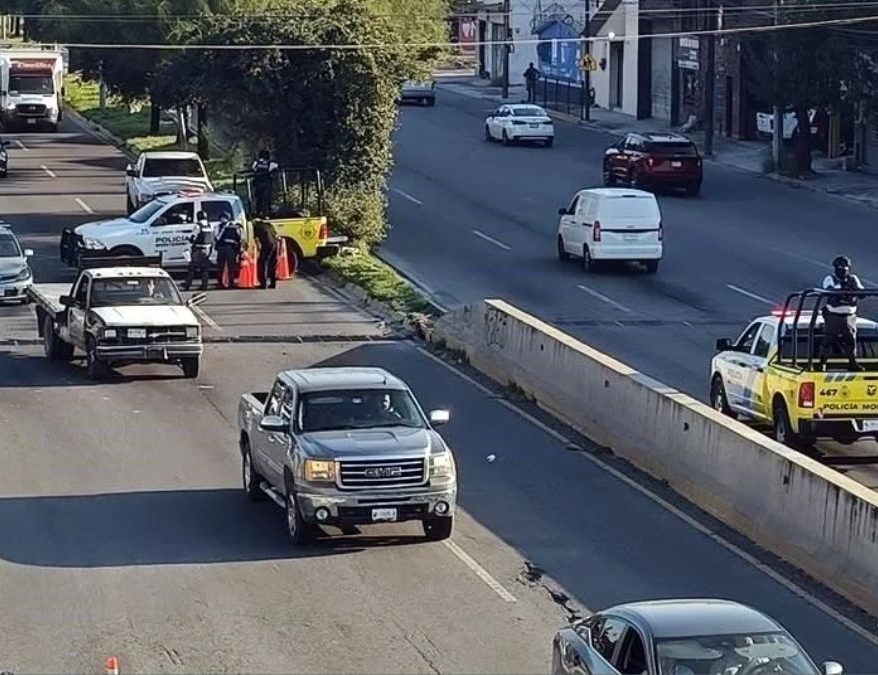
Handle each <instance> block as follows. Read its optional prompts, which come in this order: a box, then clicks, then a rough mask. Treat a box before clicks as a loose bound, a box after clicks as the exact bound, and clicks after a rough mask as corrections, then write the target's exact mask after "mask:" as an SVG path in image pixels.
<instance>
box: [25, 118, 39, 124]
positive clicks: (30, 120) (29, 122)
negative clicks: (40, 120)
mask: <svg viewBox="0 0 878 675" xmlns="http://www.w3.org/2000/svg"><path fill="white" fill-rule="evenodd" d="M27 123H28V124H36V123H37V121H36V120H35V119H34V118H33V117H28V119H27Z"/></svg>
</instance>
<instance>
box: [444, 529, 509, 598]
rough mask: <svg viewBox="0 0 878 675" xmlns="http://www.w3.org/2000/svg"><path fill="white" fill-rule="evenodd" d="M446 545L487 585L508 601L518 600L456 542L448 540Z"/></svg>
mask: <svg viewBox="0 0 878 675" xmlns="http://www.w3.org/2000/svg"><path fill="white" fill-rule="evenodd" d="M443 543H444V544H445V547H446V548H447V549H448V550H449V551H451V552H452V553H453V554H454V555H456V556H457V557H458V559H459V560H460V561H461V562H462V563H463V564H464V565H466V566H467V567H469V568H470V569H471V570H472V571H473V572H475V575H476V576H477V577H478V578H479V579H481V580H482V581H484V582H485V584H487V586H488V587H489V588H490V589H491V590H492V591H494V592H495V593H496V594H497V595H499V596H500V597H501V598H503V600H505V601H506V602H517V601H516V599H515V596H514V595H512V593H510V592H509V591H507V590H506V589H505V588H503V585H502V584H501V583H500V582H499V581H497V580H496V579H495V578H494V577H492V576H491V575H490V573H489V572H488V571H487V570H486V569H485V568H484V567H482V566H481V565H479V563H477V562H476V561H475V560H473V559H472V558H471V557H470V555H469V554H468V553H467V552H466V551H464V550H463V549H462V548H461V547H460V546H458V545H457V544H455V543H454V542H453V541H448V540H446V541H445V542H443Z"/></svg>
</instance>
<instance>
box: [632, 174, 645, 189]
mask: <svg viewBox="0 0 878 675" xmlns="http://www.w3.org/2000/svg"><path fill="white" fill-rule="evenodd" d="M629 182H630V186H631V188H632V189H633V190H646V184H645V183H644V182H643V177H642V176H641V175H640V172H639V171H638V170H637V169H631V180H630V181H629Z"/></svg>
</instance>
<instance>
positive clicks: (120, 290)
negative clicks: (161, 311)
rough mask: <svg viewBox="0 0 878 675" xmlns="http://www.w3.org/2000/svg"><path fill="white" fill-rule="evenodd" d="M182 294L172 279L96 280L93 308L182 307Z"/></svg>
mask: <svg viewBox="0 0 878 675" xmlns="http://www.w3.org/2000/svg"><path fill="white" fill-rule="evenodd" d="M182 304H183V299H182V298H181V297H180V292H179V291H178V290H177V287H176V286H175V285H174V282H173V281H171V280H170V279H165V278H162V277H147V278H141V279H132V278H131V277H119V278H113V277H111V278H108V279H95V280H94V281H93V282H92V287H91V306H92V307H119V306H124V305H182Z"/></svg>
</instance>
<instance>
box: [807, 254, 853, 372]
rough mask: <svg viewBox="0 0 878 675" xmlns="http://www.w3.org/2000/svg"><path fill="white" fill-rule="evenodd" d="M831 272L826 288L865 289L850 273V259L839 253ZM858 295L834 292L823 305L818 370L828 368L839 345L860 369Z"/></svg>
mask: <svg viewBox="0 0 878 675" xmlns="http://www.w3.org/2000/svg"><path fill="white" fill-rule="evenodd" d="M832 270H833V272H832V274H827V275H826V278H825V279H823V289H824V290H827V291H862V290H863V284H862V282H860V279H859V277H857V275H856V274H851V260H850V258H848V257H847V256H843V255H840V256H838V257H837V258H836V259H835V260H833V261H832ZM857 300H858V298H857V296H856V295H834V296H832V297H830V298H827V300H826V306H825V307H824V308H823V342H822V344H821V345H820V362H819V363H818V365H817V369H818V370H824V369H825V368H826V360H827V359H828V358H829V357H830V356H832V352H833V348H834V347H836V346H838V347H840V348H841V351H842V353H843V354H844V355H845V356H846V357H847V359H848V364H849V368H850V370H853V371H860V370H863V367H862V366H861V365H860V364H858V363H857V357H856V352H857Z"/></svg>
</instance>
